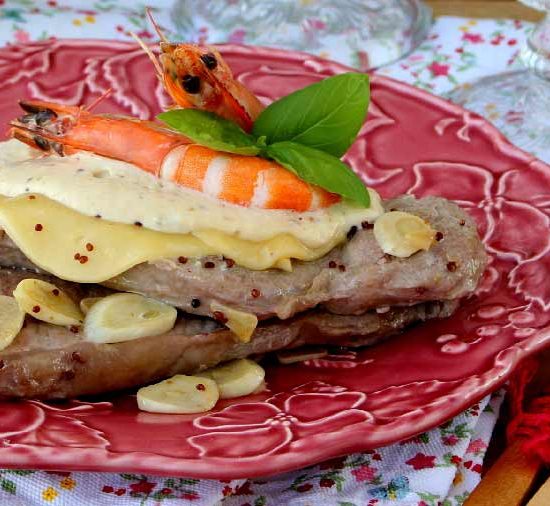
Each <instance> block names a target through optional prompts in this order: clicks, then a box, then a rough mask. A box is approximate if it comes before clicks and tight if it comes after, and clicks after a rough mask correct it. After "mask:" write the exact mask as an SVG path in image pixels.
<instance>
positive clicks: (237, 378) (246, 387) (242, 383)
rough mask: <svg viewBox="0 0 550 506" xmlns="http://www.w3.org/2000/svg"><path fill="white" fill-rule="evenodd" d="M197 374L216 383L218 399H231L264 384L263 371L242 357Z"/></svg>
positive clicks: (253, 390) (254, 390) (247, 393)
mask: <svg viewBox="0 0 550 506" xmlns="http://www.w3.org/2000/svg"><path fill="white" fill-rule="evenodd" d="M197 376H201V377H203V378H211V379H213V380H214V381H215V382H216V385H218V389H219V391H220V399H232V398H233V397H242V396H243V395H250V394H251V393H254V392H256V391H258V389H259V388H260V387H261V386H262V385H263V384H264V379H265V371H264V369H263V367H261V366H259V365H258V364H257V363H256V362H254V361H253V360H249V359H247V358H242V359H239V360H232V361H231V362H227V363H225V364H222V365H219V366H217V367H214V368H212V369H207V370H206V371H202V372H200V373H197Z"/></svg>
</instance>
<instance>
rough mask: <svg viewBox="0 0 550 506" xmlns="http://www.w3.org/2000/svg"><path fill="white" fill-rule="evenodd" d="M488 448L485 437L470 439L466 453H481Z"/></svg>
mask: <svg viewBox="0 0 550 506" xmlns="http://www.w3.org/2000/svg"><path fill="white" fill-rule="evenodd" d="M485 448H487V443H486V442H485V441H483V439H481V438H478V439H474V440H472V441H470V444H469V445H468V448H467V449H466V453H474V454H475V453H479V452H481V451H483V450H485Z"/></svg>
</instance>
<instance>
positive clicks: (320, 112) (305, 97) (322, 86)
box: [252, 72, 370, 157]
mask: <svg viewBox="0 0 550 506" xmlns="http://www.w3.org/2000/svg"><path fill="white" fill-rule="evenodd" d="M369 98H370V89H369V77H368V75H366V74H359V73H351V72H350V73H347V74H340V75H337V76H334V77H329V78H328V79H325V80H324V81H320V82H318V83H315V84H312V85H311V86H307V87H306V88H303V89H301V90H298V91H296V92H294V93H291V94H290V95H287V96H286V97H283V98H281V99H280V100H277V101H276V102H273V103H272V104H271V105H270V106H269V107H267V108H266V109H265V110H264V111H263V112H262V113H261V114H260V116H259V117H258V119H257V120H256V122H255V123H254V128H253V130H252V133H253V134H254V135H255V136H256V137H260V136H262V135H264V136H265V137H266V138H267V143H268V144H273V143H275V142H281V141H292V142H297V143H298V144H303V145H305V146H309V147H312V148H316V149H320V150H321V151H325V152H326V153H329V154H331V155H334V156H337V157H341V156H342V155H343V154H344V153H345V152H346V151H347V150H348V149H349V147H350V146H351V144H352V143H353V141H354V140H355V137H356V136H357V133H358V132H359V129H360V128H361V126H362V125H363V123H364V121H365V118H366V116H367V109H368V106H369Z"/></svg>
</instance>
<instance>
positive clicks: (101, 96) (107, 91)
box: [84, 88, 113, 112]
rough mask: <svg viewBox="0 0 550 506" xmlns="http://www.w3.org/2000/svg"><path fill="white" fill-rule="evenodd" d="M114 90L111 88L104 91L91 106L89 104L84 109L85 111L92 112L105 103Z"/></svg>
mask: <svg viewBox="0 0 550 506" xmlns="http://www.w3.org/2000/svg"><path fill="white" fill-rule="evenodd" d="M112 91H113V89H112V88H109V89H107V90H106V91H104V92H103V93H102V94H101V95H100V96H99V97H97V98H96V99H95V100H94V101H93V102H92V103H91V104H88V105H87V106H85V107H84V110H85V111H87V112H92V110H93V109H95V108H96V107H97V106H98V105H99V104H100V103H101V102H103V101H104V100H105V99H106V98H107V97H108V96H109V95H110V94H111V93H112Z"/></svg>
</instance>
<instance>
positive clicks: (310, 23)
mask: <svg viewBox="0 0 550 506" xmlns="http://www.w3.org/2000/svg"><path fill="white" fill-rule="evenodd" d="M305 23H307V25H306V26H307V29H309V30H323V29H325V28H326V26H327V25H326V23H325V22H324V21H321V20H320V19H317V18H309V19H306V20H305Z"/></svg>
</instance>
